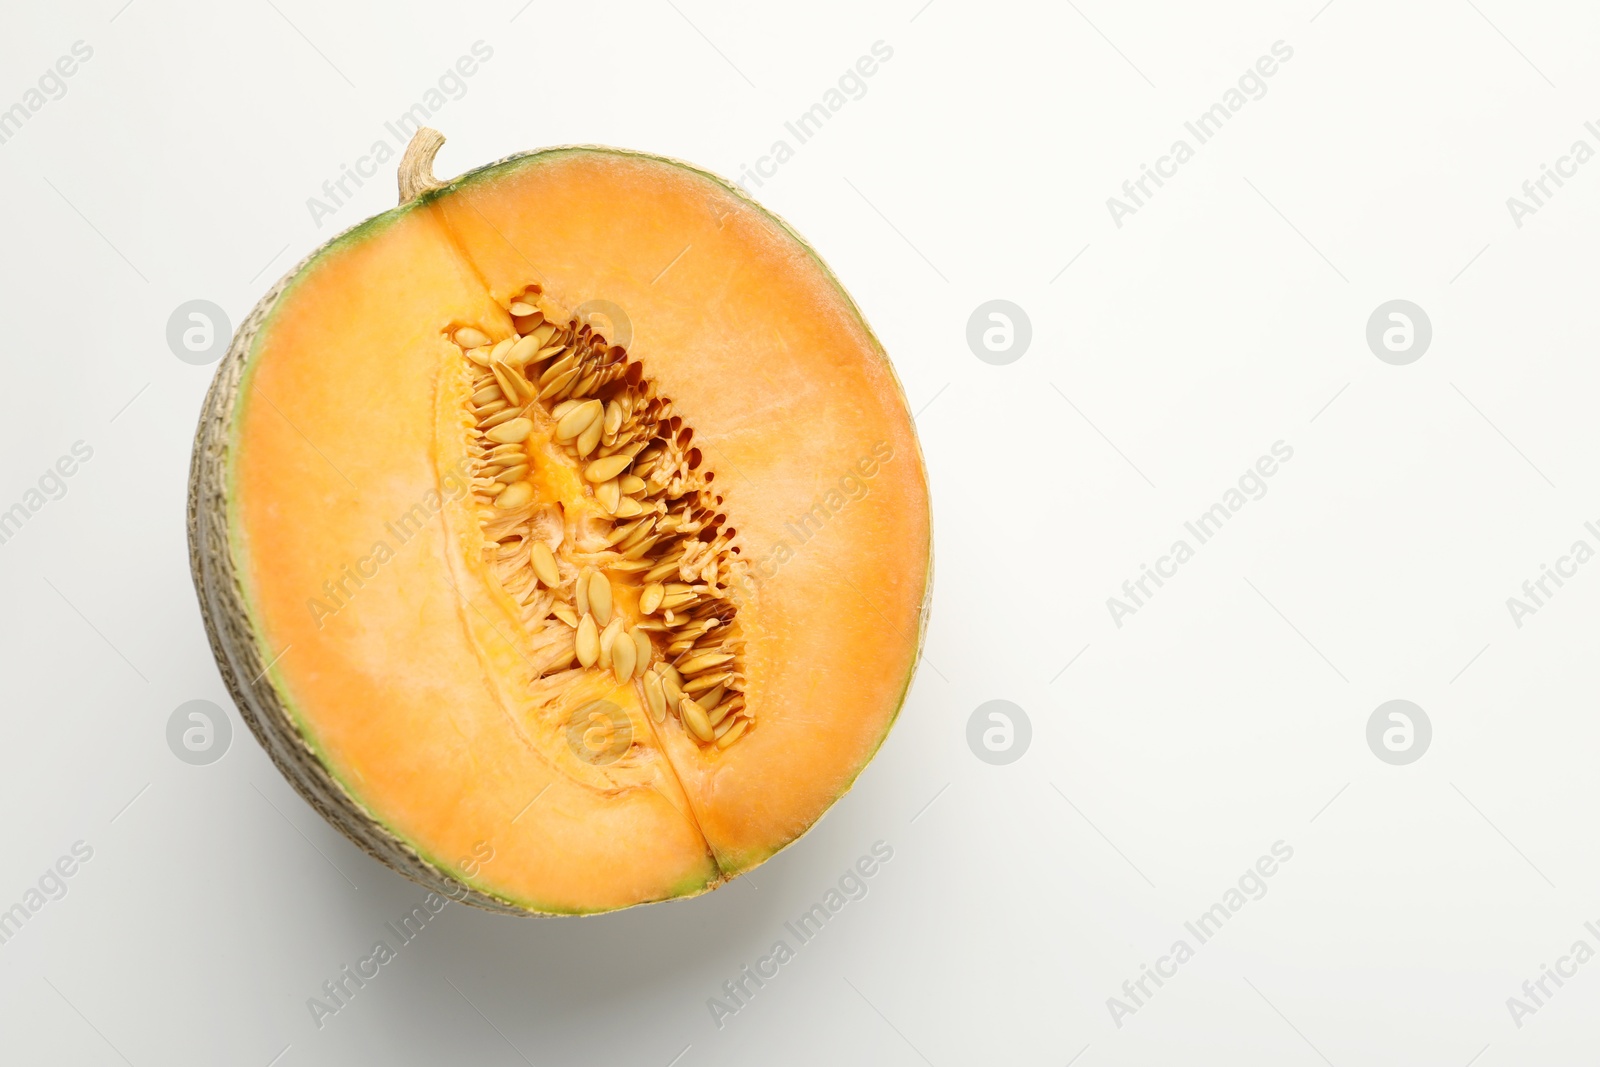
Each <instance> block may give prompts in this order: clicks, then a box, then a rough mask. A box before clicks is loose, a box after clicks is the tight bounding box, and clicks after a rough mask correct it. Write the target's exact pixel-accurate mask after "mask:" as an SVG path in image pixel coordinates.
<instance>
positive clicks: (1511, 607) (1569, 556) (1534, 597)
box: [1506, 520, 1600, 630]
mask: <svg viewBox="0 0 1600 1067" xmlns="http://www.w3.org/2000/svg"><path fill="white" fill-rule="evenodd" d="M1583 528H1584V529H1585V530H1587V531H1588V532H1589V535H1590V536H1591V537H1593V538H1594V539H1595V541H1596V542H1597V543H1600V526H1596V525H1595V524H1594V522H1593V521H1592V520H1591V521H1589V522H1586V523H1584V524H1583ZM1594 556H1595V550H1594V546H1593V545H1591V544H1589V542H1588V541H1586V540H1584V539H1583V538H1581V537H1580V538H1578V539H1577V540H1576V541H1574V542H1572V547H1571V548H1569V549H1567V552H1566V554H1565V555H1562V556H1557V557H1556V565H1555V566H1554V567H1552V566H1550V564H1548V563H1541V564H1539V576H1538V577H1537V578H1529V579H1527V580H1526V581H1524V582H1523V583H1522V596H1521V597H1515V596H1508V597H1506V610H1507V611H1509V612H1510V613H1511V621H1512V622H1514V623H1516V624H1517V629H1519V630H1520V629H1522V621H1523V620H1524V619H1526V618H1527V617H1528V616H1529V615H1537V614H1538V613H1539V609H1540V608H1542V607H1544V606H1545V602H1546V601H1548V600H1549V599H1550V598H1551V597H1553V596H1555V595H1556V593H1557V591H1559V590H1560V589H1561V587H1562V586H1564V585H1566V584H1567V582H1566V580H1567V579H1570V578H1576V577H1577V576H1578V568H1579V567H1581V566H1583V565H1584V564H1585V563H1588V562H1589V561H1590V560H1591V559H1594ZM1552 584H1554V585H1555V588H1554V589H1552V588H1550V587H1551V585H1552Z"/></svg>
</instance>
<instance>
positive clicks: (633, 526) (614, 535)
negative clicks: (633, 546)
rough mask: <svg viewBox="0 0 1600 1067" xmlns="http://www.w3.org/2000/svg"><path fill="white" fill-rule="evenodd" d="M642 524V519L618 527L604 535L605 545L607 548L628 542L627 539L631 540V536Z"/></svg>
mask: <svg viewBox="0 0 1600 1067" xmlns="http://www.w3.org/2000/svg"><path fill="white" fill-rule="evenodd" d="M643 523H644V520H643V519H637V520H635V521H634V522H630V523H626V524H625V525H622V526H618V527H617V528H616V529H614V530H612V531H611V532H610V533H608V534H606V545H607V547H614V546H616V545H619V544H621V543H622V542H623V541H626V540H628V539H629V538H631V537H632V536H633V534H635V533H636V532H638V529H639V527H640V526H641V525H642V524H643Z"/></svg>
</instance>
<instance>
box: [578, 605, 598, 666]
mask: <svg viewBox="0 0 1600 1067" xmlns="http://www.w3.org/2000/svg"><path fill="white" fill-rule="evenodd" d="M577 651H578V662H579V663H581V664H583V665H584V666H585V667H593V666H594V665H595V662H596V661H597V660H598V659H599V658H600V631H599V630H597V629H595V625H594V616H593V615H589V614H587V613H586V614H585V615H584V616H583V618H582V619H581V620H579V622H578V637H577Z"/></svg>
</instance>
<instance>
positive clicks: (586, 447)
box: [573, 401, 606, 481]
mask: <svg viewBox="0 0 1600 1067" xmlns="http://www.w3.org/2000/svg"><path fill="white" fill-rule="evenodd" d="M596 403H598V401H596ZM601 429H602V426H601V420H600V419H595V420H594V421H593V422H591V423H590V424H589V425H588V426H586V427H584V431H583V432H582V433H580V434H579V435H578V440H577V441H576V442H574V444H573V447H574V448H576V449H577V450H578V458H580V459H582V458H583V457H584V456H587V455H588V454H589V453H590V452H593V451H594V450H595V447H596V446H597V445H599V444H600V432H601ZM605 480H606V479H603V478H602V479H601V481H605Z"/></svg>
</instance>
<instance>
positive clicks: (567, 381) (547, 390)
mask: <svg viewBox="0 0 1600 1067" xmlns="http://www.w3.org/2000/svg"><path fill="white" fill-rule="evenodd" d="M577 376H578V368H577V367H574V368H572V369H571V370H569V371H567V372H566V373H565V374H558V375H556V377H555V379H554V380H553V381H551V383H550V384H549V385H547V386H545V387H544V388H543V389H540V390H539V399H540V400H548V399H550V398H551V397H553V396H555V395H556V394H557V393H559V392H561V390H563V389H565V388H566V387H567V386H569V385H571V384H572V380H573V379H574V378H576V377H577Z"/></svg>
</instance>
